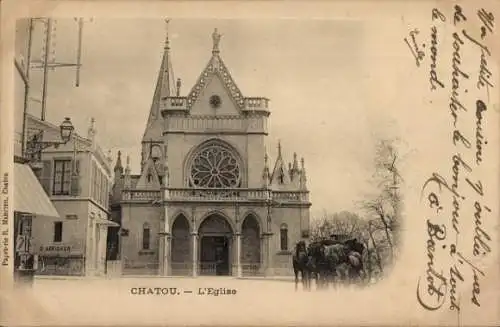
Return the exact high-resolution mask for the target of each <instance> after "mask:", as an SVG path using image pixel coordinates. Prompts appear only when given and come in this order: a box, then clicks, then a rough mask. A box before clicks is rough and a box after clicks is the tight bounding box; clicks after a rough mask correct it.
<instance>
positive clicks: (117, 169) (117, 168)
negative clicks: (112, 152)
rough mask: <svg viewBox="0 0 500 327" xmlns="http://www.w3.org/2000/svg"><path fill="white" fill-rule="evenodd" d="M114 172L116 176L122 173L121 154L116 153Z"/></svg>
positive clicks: (119, 152)
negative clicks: (116, 173)
mask: <svg viewBox="0 0 500 327" xmlns="http://www.w3.org/2000/svg"><path fill="white" fill-rule="evenodd" d="M114 171H115V172H118V174H120V175H121V174H122V173H123V166H122V152H121V151H118V158H117V159H116V164H115V169H114Z"/></svg>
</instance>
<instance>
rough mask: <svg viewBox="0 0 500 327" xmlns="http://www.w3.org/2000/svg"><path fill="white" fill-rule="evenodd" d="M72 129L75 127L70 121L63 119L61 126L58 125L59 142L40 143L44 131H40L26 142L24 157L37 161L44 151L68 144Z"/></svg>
mask: <svg viewBox="0 0 500 327" xmlns="http://www.w3.org/2000/svg"><path fill="white" fill-rule="evenodd" d="M74 129H75V127H74V126H73V124H72V123H71V119H69V118H68V117H66V118H64V121H63V122H62V123H61V125H59V130H60V136H61V140H59V141H42V138H43V132H44V131H40V132H39V133H37V134H36V135H34V136H33V137H32V138H31V139H30V140H28V141H27V142H26V153H25V156H26V157H27V159H28V160H29V161H39V160H40V159H41V154H42V151H43V150H44V149H47V148H49V147H51V146H53V147H55V148H57V147H59V145H61V144H66V143H68V142H69V140H70V139H71V135H72V134H73V130H74Z"/></svg>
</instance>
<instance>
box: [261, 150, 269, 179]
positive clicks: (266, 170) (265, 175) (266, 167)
mask: <svg viewBox="0 0 500 327" xmlns="http://www.w3.org/2000/svg"><path fill="white" fill-rule="evenodd" d="M268 160H269V157H268V156H267V152H266V153H265V154H264V171H263V172H262V184H263V185H262V186H263V187H264V188H267V187H268V186H269V179H270V175H269V162H268Z"/></svg>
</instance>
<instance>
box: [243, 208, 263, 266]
mask: <svg viewBox="0 0 500 327" xmlns="http://www.w3.org/2000/svg"><path fill="white" fill-rule="evenodd" d="M260 251H261V249H260V227H259V222H258V221H257V218H256V217H255V216H254V215H252V214H250V215H248V216H246V218H245V220H244V221H243V224H242V225H241V264H242V265H243V267H242V268H243V273H244V274H250V275H255V274H257V273H258V272H259V269H260V261H261V260H260V256H261V253H260Z"/></svg>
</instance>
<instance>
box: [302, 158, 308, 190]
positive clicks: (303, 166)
mask: <svg viewBox="0 0 500 327" xmlns="http://www.w3.org/2000/svg"><path fill="white" fill-rule="evenodd" d="M300 164H301V169H300V188H301V189H303V190H307V175H306V168H305V164H304V157H302V158H301V159H300Z"/></svg>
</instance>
